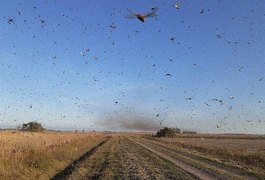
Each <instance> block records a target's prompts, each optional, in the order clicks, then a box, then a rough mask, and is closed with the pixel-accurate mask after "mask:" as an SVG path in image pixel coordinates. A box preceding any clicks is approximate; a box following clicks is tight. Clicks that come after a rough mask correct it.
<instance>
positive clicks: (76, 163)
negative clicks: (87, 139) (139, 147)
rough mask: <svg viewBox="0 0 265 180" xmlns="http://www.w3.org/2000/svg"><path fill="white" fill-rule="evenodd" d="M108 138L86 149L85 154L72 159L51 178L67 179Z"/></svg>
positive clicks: (57, 179)
mask: <svg viewBox="0 0 265 180" xmlns="http://www.w3.org/2000/svg"><path fill="white" fill-rule="evenodd" d="M108 140H109V139H106V140H104V141H102V142H100V143H99V144H98V145H96V146H95V147H93V148H92V149H90V150H89V151H87V152H86V153H85V154H83V155H82V156H80V157H79V158H78V159H76V160H74V161H73V162H72V163H70V164H69V165H68V166H67V167H66V168H65V169H64V170H62V171H61V172H59V173H57V174H56V175H55V176H53V177H52V178H51V180H63V179H67V177H68V176H69V175H71V174H72V173H73V172H74V171H75V169H76V168H78V166H79V165H80V164H81V163H82V162H84V161H85V160H86V159H87V158H88V157H89V156H91V155H92V154H94V153H95V152H96V151H97V149H98V148H99V147H100V146H102V145H104V144H105V143H106V142H107V141H108Z"/></svg>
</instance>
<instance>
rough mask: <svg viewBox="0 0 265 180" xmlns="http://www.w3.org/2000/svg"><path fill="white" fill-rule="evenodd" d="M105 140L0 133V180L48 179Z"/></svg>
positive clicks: (92, 136)
mask: <svg viewBox="0 0 265 180" xmlns="http://www.w3.org/2000/svg"><path fill="white" fill-rule="evenodd" d="M104 138H105V135H103V134H100V133H74V132H43V133H30V132H17V131H13V132H11V131H5V132H0V147H1V148H0V179H37V178H38V179H48V178H50V177H52V176H53V175H54V174H56V173H57V172H58V171H60V170H62V169H63V168H64V167H65V166H67V165H68V164H69V163H71V162H72V161H73V160H74V159H76V158H78V157H79V156H80V155H82V154H83V153H85V152H86V151H87V150H88V149H90V148H92V147H93V146H95V145H96V144H98V143H99V142H101V141H102V140H103V139H104Z"/></svg>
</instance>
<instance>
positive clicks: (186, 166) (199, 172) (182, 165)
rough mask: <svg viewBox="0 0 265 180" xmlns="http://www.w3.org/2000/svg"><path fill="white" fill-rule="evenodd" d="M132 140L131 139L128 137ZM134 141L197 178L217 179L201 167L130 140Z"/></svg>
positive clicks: (136, 141)
mask: <svg viewBox="0 0 265 180" xmlns="http://www.w3.org/2000/svg"><path fill="white" fill-rule="evenodd" d="M130 140H132V139H130ZM132 141H134V142H135V143H137V144H139V145H140V146H142V147H144V148H145V149H147V150H149V151H151V152H153V153H154V154H156V155H158V156H160V157H161V158H163V159H166V160H168V161H170V162H172V163H173V164H175V165H176V166H177V167H180V168H181V169H183V170H184V171H186V172H188V173H190V174H192V175H194V176H195V177H197V178H199V179H209V180H213V179H217V178H216V176H214V175H211V174H208V173H207V172H205V171H203V170H202V169H198V168H195V167H193V166H191V165H189V164H186V163H184V162H182V161H180V160H178V159H176V158H172V157H171V156H169V155H167V154H165V153H164V152H161V151H159V150H157V148H154V147H150V145H147V144H144V143H142V142H139V140H132Z"/></svg>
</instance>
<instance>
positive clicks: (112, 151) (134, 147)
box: [69, 136, 196, 180]
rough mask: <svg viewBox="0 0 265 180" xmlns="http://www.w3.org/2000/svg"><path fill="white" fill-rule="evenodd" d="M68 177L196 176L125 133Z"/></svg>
mask: <svg viewBox="0 0 265 180" xmlns="http://www.w3.org/2000/svg"><path fill="white" fill-rule="evenodd" d="M69 179H71V180H75V179H182V180H192V179H196V177H194V176H192V175H190V174H189V173H187V172H185V171H184V170H182V169H180V168H178V167H176V166H175V165H174V164H172V163H171V162H169V161H166V160H165V159H163V158H160V157H159V156H157V155H156V154H154V153H150V151H148V150H147V149H145V148H143V147H142V146H140V145H139V144H137V143H135V142H133V141H130V140H129V139H128V138H127V137H125V136H113V137H112V138H111V140H109V141H108V142H107V143H106V144H104V146H102V147H100V148H99V150H98V151H97V152H96V153H94V154H93V155H92V156H90V157H89V158H87V159H86V161H85V162H84V163H82V165H80V166H79V167H78V168H77V169H76V170H75V172H73V174H71V175H70V176H69Z"/></svg>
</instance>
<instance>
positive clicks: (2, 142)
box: [0, 131, 265, 179]
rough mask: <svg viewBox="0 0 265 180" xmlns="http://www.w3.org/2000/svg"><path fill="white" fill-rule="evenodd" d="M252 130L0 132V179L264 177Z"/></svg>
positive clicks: (264, 163) (259, 141)
mask: <svg viewBox="0 0 265 180" xmlns="http://www.w3.org/2000/svg"><path fill="white" fill-rule="evenodd" d="M264 145H265V138H264V136H252V135H202V134H197V135H179V136H177V137H176V138H155V137H152V136H151V135H144V134H135V133H134V134H130V133H74V132H44V133H25V132H11V131H6V132H0V146H1V149H0V179H265V171H264V169H265V159H264V157H265V152H264V148H265V146H264Z"/></svg>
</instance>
